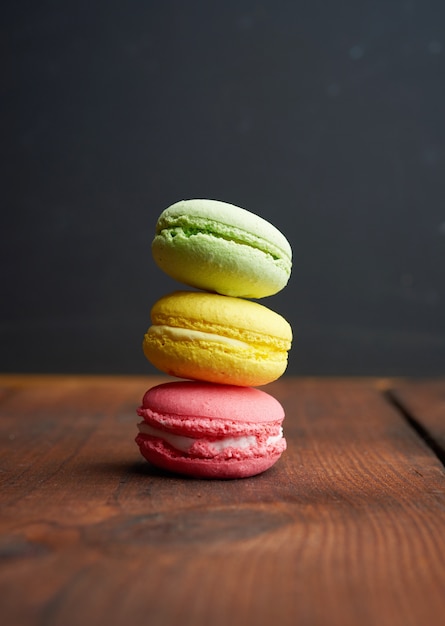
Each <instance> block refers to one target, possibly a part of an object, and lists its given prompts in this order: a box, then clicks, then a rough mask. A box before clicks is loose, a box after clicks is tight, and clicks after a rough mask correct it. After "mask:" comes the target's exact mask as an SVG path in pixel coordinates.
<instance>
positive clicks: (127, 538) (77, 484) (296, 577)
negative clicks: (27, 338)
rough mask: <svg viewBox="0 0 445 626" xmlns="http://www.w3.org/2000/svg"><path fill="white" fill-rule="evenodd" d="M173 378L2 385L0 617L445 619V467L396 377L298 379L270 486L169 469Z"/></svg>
mask: <svg viewBox="0 0 445 626" xmlns="http://www.w3.org/2000/svg"><path fill="white" fill-rule="evenodd" d="M160 380H161V379H154V378H153V379H149V380H147V379H144V378H94V377H92V378H82V377H70V378H57V377H54V378H53V377H48V378H46V377H40V378H38V379H35V378H32V377H31V378H20V377H17V378H16V377H13V376H3V377H0V435H1V448H0V452H1V465H0V494H1V496H0V504H1V510H0V512H1V518H0V621H1V623H3V624H14V626H43V625H44V626H56V625H57V626H58V625H59V624H63V625H64V626H77V625H78V624H82V623H85V624H93V623H94V624H96V623H107V624H108V625H111V626H114V625H116V626H117V625H118V624H119V625H120V624H122V623H132V622H133V623H148V624H150V626H157V625H161V624H162V625H165V624H167V625H170V624H171V625H172V626H173V625H176V624H178V623H181V624H194V625H198V626H201V625H204V624H212V625H216V626H219V625H221V626H222V625H223V624H224V625H226V624H227V623H235V624H243V625H247V626H249V625H250V624H252V625H253V624H256V625H258V624H259V625H262V624H271V623H277V624H278V623H279V624H280V625H285V626H287V625H288V624H289V625H291V624H292V625H295V624H298V625H299V626H300V625H308V626H309V625H311V626H328V625H329V626H331V625H333V626H336V625H339V626H340V625H341V626H349V625H351V626H353V625H354V626H356V625H357V624H360V625H364V626H366V625H369V626H371V625H372V626H374V625H375V624H379V625H383V626H385V625H386V624H387V625H391V626H398V625H399V624H400V625H402V624H403V626H411V625H412V626H414V625H416V626H417V625H419V626H420V625H423V624H427V623H431V622H432V621H433V620H437V619H438V618H440V617H441V616H442V617H443V614H444V611H445V594H444V589H445V562H444V558H443V555H444V554H445V532H444V529H445V472H444V467H443V465H442V464H441V463H440V461H439V460H438V458H437V456H436V455H435V454H434V453H433V452H432V451H431V450H430V448H429V447H428V446H427V445H426V444H425V442H424V441H423V440H422V439H421V438H420V437H419V436H418V434H417V433H416V432H415V430H414V429H413V428H411V427H410V425H409V424H408V423H407V421H406V419H404V417H403V416H402V415H401V414H400V412H398V411H397V410H396V408H395V407H394V406H393V405H391V404H390V403H389V402H388V400H387V398H386V397H385V395H384V394H383V393H382V391H381V389H380V385H379V384H378V381H367V380H356V381H352V380H316V379H314V380H308V379H296V378H285V377H284V378H282V379H281V380H280V381H278V382H277V383H274V384H272V385H269V386H268V387H267V391H268V392H269V393H272V394H273V395H275V396H276V397H277V398H278V399H279V400H280V401H281V402H282V404H283V406H284V407H285V410H286V421H285V433H286V437H287V440H288V450H287V451H286V453H285V454H284V456H283V457H282V459H281V460H280V461H279V462H278V463H277V465H276V466H275V467H274V468H272V469H271V470H269V471H268V472H266V473H265V474H263V475H261V476H258V477H254V478H249V479H244V480H241V481H203V480H194V479H188V478H180V477H177V476H174V475H169V474H166V473H163V472H161V471H158V470H156V469H154V468H152V467H150V466H149V465H148V463H146V462H145V461H144V460H143V459H142V458H141V457H140V456H139V452H138V450H137V448H136V445H135V444H134V441H133V440H134V436H135V434H136V427H135V424H136V421H137V417H136V415H135V408H136V406H137V404H138V403H139V401H140V399H141V397H142V394H143V392H144V391H145V390H146V388H147V387H148V386H150V385H152V384H155V383H158V382H159V381H160Z"/></svg>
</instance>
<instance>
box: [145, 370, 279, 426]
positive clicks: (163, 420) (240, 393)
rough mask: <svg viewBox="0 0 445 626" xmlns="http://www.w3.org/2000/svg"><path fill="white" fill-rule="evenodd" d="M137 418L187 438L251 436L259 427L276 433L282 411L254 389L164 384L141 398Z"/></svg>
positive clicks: (276, 404) (193, 383) (192, 383)
mask: <svg viewBox="0 0 445 626" xmlns="http://www.w3.org/2000/svg"><path fill="white" fill-rule="evenodd" d="M138 414H139V415H140V416H141V417H143V418H144V420H145V421H146V422H147V423H148V424H151V425H152V426H156V427H157V428H159V427H161V428H162V427H163V426H164V427H165V428H168V429H172V430H174V432H176V433H177V434H182V435H187V436H196V437H199V436H203V435H209V433H211V434H212V435H213V436H218V437H221V436H225V435H232V436H233V435H235V436H236V435H239V434H244V435H250V434H255V433H256V432H257V431H258V428H259V426H261V428H262V429H264V432H266V433H267V431H268V428H267V425H270V427H271V430H273V429H276V427H277V425H279V424H281V422H282V421H283V419H284V410H283V407H282V406H281V404H280V403H279V402H278V400H276V399H275V398H274V397H273V396H271V395H269V394H268V393H266V392H264V391H262V390H260V389H256V388H253V387H238V386H235V385H215V384H211V383H206V382H197V381H178V382H171V383H163V384H161V385H158V386H156V387H152V388H151V389H149V390H148V391H147V393H146V394H145V395H144V398H143V401H142V405H141V407H140V408H139V409H138Z"/></svg>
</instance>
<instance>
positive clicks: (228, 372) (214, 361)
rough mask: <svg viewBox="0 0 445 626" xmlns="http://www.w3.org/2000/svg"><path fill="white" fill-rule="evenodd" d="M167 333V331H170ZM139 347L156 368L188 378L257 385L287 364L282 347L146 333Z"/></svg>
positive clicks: (230, 383)
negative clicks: (274, 347) (229, 343)
mask: <svg viewBox="0 0 445 626" xmlns="http://www.w3.org/2000/svg"><path fill="white" fill-rule="evenodd" d="M170 334H171V333H170ZM143 350H144V354H145V356H146V358H147V359H148V360H149V361H150V362H151V363H152V364H153V365H155V367H157V368H158V369H159V370H161V371H163V372H165V373H166V374H169V375H170V376H177V377H178V378H185V379H191V380H203V381H208V382H212V383H220V384H227V385H239V386H242V387H260V386H262V385H266V384H268V383H271V382H272V381H274V380H276V379H277V378H279V377H280V376H281V375H282V374H283V373H284V371H285V370H286V367H287V352H286V351H285V350H276V351H274V350H272V349H269V350H266V349H264V348H260V347H255V346H248V345H247V344H246V346H245V347H243V348H240V347H237V346H235V347H230V346H229V345H228V344H225V343H221V342H220V341H218V338H217V337H215V340H213V341H212V340H210V339H209V340H194V339H193V338H191V339H189V340H187V339H185V338H184V337H183V336H181V337H180V338H177V339H175V338H172V337H170V336H164V337H161V338H160V337H158V336H157V335H153V334H151V333H150V332H148V333H147V334H146V335H145V338H144V343H143Z"/></svg>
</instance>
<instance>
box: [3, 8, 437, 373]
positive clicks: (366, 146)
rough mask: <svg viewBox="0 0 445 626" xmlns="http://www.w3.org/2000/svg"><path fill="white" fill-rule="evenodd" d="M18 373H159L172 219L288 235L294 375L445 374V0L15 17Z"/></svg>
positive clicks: (6, 214) (11, 340)
mask: <svg viewBox="0 0 445 626" xmlns="http://www.w3.org/2000/svg"><path fill="white" fill-rule="evenodd" d="M2 7H3V10H2V20H1V27H0V28H1V45H2V59H3V69H4V73H3V79H2V81H1V85H0V90H1V104H0V106H1V121H0V123H1V132H2V141H1V158H2V164H1V165H2V167H1V176H2V185H1V197H2V222H3V225H2V228H1V246H0V255H1V258H0V267H1V271H2V283H1V284H2V291H1V321H0V341H1V352H0V354H1V363H0V365H1V369H2V370H3V371H16V372H104V373H106V372H110V373H137V372H140V373H144V372H145V373H147V374H148V373H153V372H154V369H153V368H152V367H151V366H150V365H149V364H148V363H147V362H146V361H145V358H144V356H143V354H142V351H141V347H140V345H141V340H142V336H143V333H144V332H145V330H146V328H147V326H148V324H149V310H150V307H151V305H152V304H153V303H154V301H155V300H156V299H158V298H159V297H160V296H161V295H163V294H164V293H167V292H168V291H171V290H173V289H176V288H178V287H179V285H177V284H176V283H174V282H173V281H171V280H170V279H168V278H166V277H164V276H163V275H162V274H161V272H160V270H158V268H157V267H156V266H155V264H154V262H153V261H152V259H151V253H150V242H151V239H152V236H153V232H154V226H155V222H156V219H157V217H158V215H159V213H160V212H161V211H162V210H163V209H164V208H165V207H166V206H168V205H169V204H171V203H173V202H175V201H177V200H179V199H182V198H191V197H210V198H216V199H220V200H226V201H228V202H232V203H234V204H238V205H239V206H242V207H244V208H246V209H249V210H251V211H253V212H256V213H258V214H260V215H261V216H263V217H264V218H266V219H268V220H270V221H272V222H273V223H274V224H275V225H276V226H277V227H278V228H280V229H281V230H282V231H284V233H285V234H286V235H287V237H288V238H289V240H290V242H291V245H292V247H293V251H294V271H293V275H292V278H291V281H290V283H289V285H288V287H287V288H286V289H285V290H284V291H283V292H281V293H280V294H279V295H277V296H274V297H272V298H268V299H266V300H263V301H262V302H263V303H264V304H266V305H267V306H269V307H270V308H272V309H274V310H276V311H278V312H279V313H281V314H282V315H283V316H285V317H286V318H287V319H288V320H289V321H290V322H291V324H292V326H293V328H294V332H295V342H294V347H293V349H292V352H291V355H290V363H289V368H288V372H289V373H292V374H297V373H298V374H300V373H301V374H357V375H362V374H383V375H390V374H405V375H419V376H423V375H431V374H443V373H445V290H444V268H445V208H444V198H445V175H444V173H445V172H444V162H445V152H444V147H445V132H444V131H445V125H444V116H445V82H444V81H445V2H443V0H436V1H428V0H426V1H424V0H422V1H420V0H419V1H414V0H405V1H396V2H394V1H391V0H364V1H362V2H360V1H359V0H348V1H345V2H340V1H339V0H337V1H335V0H332V1H328V0H326V1H325V2H321V1H320V0H311V1H307V2H303V1H298V0H297V1H287V2H284V1H279V0H278V1H277V0H274V1H265V2H249V1H247V0H236V1H235V0H224V1H221V2H209V1H201V2H200V1H198V0H190V1H183V0H176V1H173V0H163V1H162V2H161V1H159V2H150V1H147V0H144V1H142V0H141V1H139V2H138V1H135V0H130V1H127V2H113V1H105V0H102V1H99V2H84V1H76V2H73V1H62V2H59V1H58V2H56V1H54V2H38V1H29V2H13V1H11V0H10V1H8V2H5V3H3V4H2Z"/></svg>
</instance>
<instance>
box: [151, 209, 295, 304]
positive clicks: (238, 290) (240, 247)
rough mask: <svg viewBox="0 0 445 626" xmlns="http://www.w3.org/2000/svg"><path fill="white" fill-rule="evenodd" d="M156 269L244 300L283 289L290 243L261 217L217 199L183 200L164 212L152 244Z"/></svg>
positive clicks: (288, 273)
mask: <svg viewBox="0 0 445 626" xmlns="http://www.w3.org/2000/svg"><path fill="white" fill-rule="evenodd" d="M152 253H153V258H154V260H155V262H156V263H157V265H158V266H159V267H160V268H161V269H162V270H163V271H165V272H166V273H167V274H168V275H169V276H171V277H172V278H174V279H176V280H178V281H180V282H183V283H185V284H187V285H190V286H193V287H197V288H199V289H205V290H208V291H215V292H217V293H220V294H223V295H229V296H236V297H245V298H262V297H265V296H270V295H273V294H275V293H277V292H278V291H280V290H281V289H283V287H285V285H286V284H287V282H288V280H289V277H290V273H291V266H292V250H291V247H290V245H289V242H288V241H287V239H286V238H285V237H284V235H283V234H282V233H281V232H280V231H279V230H278V229H277V228H275V226H273V225H272V224H270V223H269V222H267V221H266V220H264V219H263V218H261V217H259V216H258V215H255V214H254V213H251V212H250V211H246V210H245V209H241V208H239V207H236V206H234V205H232V204H228V203H226V202H220V201H218V200H204V199H194V200H182V201H180V202H177V203H175V204H174V205H172V206H171V207H169V208H167V209H165V210H164V211H163V212H162V214H161V215H160V217H159V219H158V222H157V225H156V235H155V238H154V240H153V243H152Z"/></svg>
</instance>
